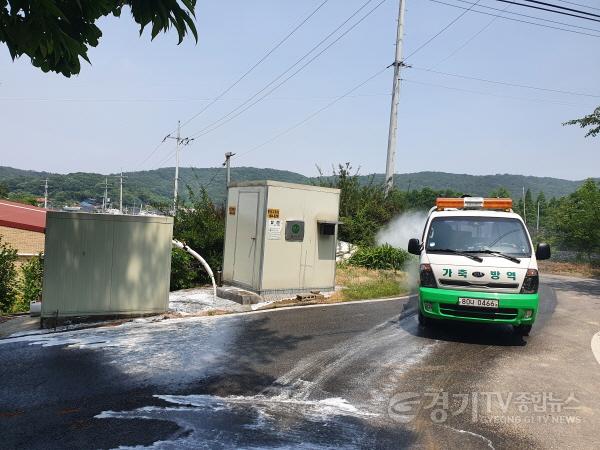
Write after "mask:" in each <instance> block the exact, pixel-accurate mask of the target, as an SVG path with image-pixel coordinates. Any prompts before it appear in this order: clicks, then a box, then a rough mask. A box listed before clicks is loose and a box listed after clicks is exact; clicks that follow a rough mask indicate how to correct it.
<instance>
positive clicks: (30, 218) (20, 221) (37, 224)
mask: <svg viewBox="0 0 600 450" xmlns="http://www.w3.org/2000/svg"><path fill="white" fill-rule="evenodd" d="M0 226H3V227H7V228H18V229H20V230H28V231H35V232H37V233H44V232H45V231H46V210H45V209H44V208H38V207H37V206H31V205H24V204H22V203H15V202H9V201H8V200H0Z"/></svg>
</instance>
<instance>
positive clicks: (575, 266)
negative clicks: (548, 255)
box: [538, 261, 600, 279]
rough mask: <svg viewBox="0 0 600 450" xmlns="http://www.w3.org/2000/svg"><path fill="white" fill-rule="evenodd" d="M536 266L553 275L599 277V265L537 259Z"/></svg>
mask: <svg viewBox="0 0 600 450" xmlns="http://www.w3.org/2000/svg"><path fill="white" fill-rule="evenodd" d="M538 267H539V269H540V272H541V273H542V274H544V273H550V274H555V275H569V276H573V277H581V278H598V279H600V267H598V266H592V265H590V264H586V263H574V262H561V261H539V262H538Z"/></svg>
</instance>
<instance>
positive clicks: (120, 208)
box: [117, 170, 127, 214]
mask: <svg viewBox="0 0 600 450" xmlns="http://www.w3.org/2000/svg"><path fill="white" fill-rule="evenodd" d="M117 178H119V212H120V213H121V214H123V178H127V177H125V176H123V171H122V170H121V175H119V176H118V177H117Z"/></svg>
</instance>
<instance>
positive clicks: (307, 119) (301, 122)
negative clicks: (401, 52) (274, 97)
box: [238, 67, 388, 158]
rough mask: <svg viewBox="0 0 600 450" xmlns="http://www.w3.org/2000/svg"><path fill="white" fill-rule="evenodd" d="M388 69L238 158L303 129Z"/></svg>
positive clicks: (378, 72) (362, 82)
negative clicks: (303, 126) (316, 117)
mask: <svg viewBox="0 0 600 450" xmlns="http://www.w3.org/2000/svg"><path fill="white" fill-rule="evenodd" d="M387 69H388V67H384V68H383V69H380V70H378V71H377V72H375V73H374V74H373V75H371V76H369V77H368V78H367V79H366V80H363V81H361V82H360V83H359V84H357V85H355V86H354V87H353V88H351V89H350V90H348V91H346V93H344V94H342V95H340V96H339V97H336V98H335V99H334V100H333V101H331V102H329V103H328V104H327V105H325V106H323V107H321V108H319V109H318V110H316V111H314V112H312V113H310V114H309V115H308V116H306V117H305V118H304V119H302V120H301V121H300V122H298V123H296V124H295V125H292V126H291V127H289V128H286V129H285V130H283V131H282V132H280V133H278V134H276V135H275V136H273V137H271V138H269V139H267V140H266V141H264V142H262V143H261V144H258V145H256V146H254V147H252V148H251V149H249V150H247V151H245V152H242V153H240V154H239V156H238V158H241V157H243V156H245V155H247V154H248V153H251V152H254V151H255V150H258V149H259V148H261V147H264V146H265V145H267V144H270V143H271V142H273V141H275V140H277V139H279V138H280V137H281V136H283V135H285V134H288V133H290V132H291V131H293V130H295V129H296V128H299V127H301V126H302V125H304V124H305V123H307V122H308V121H310V120H311V119H313V118H314V117H315V116H317V115H319V114H321V113H322V112H323V111H325V110H326V109H329V108H331V107H332V106H333V105H335V104H336V103H338V102H339V101H340V100H342V99H344V98H347V97H350V96H351V94H352V93H353V92H355V91H357V90H358V89H360V88H361V87H363V86H364V85H365V84H367V83H368V82H369V81H371V80H373V79H374V78H377V77H378V76H379V75H381V74H382V73H383V72H385V71H386V70H387Z"/></svg>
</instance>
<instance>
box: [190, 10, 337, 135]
mask: <svg viewBox="0 0 600 450" xmlns="http://www.w3.org/2000/svg"><path fill="white" fill-rule="evenodd" d="M328 1H329V0H324V1H323V2H321V3H320V4H319V5H318V6H317V7H316V8H315V9H314V10H313V11H312V12H311V13H310V14H309V15H308V16H306V17H305V18H304V20H302V21H301V22H300V23H299V24H298V25H296V26H295V27H294V28H293V29H292V31H290V32H289V33H288V34H287V35H285V37H284V38H283V39H281V40H280V41H279V42H278V43H277V44H275V46H274V47H272V48H271V49H270V50H269V51H268V52H267V53H265V54H264V55H263V56H262V57H261V58H260V59H259V60H258V61H257V62H256V63H254V64H253V65H252V66H251V67H250V68H249V69H248V70H247V71H246V72H244V74H243V75H242V76H240V77H239V78H238V79H237V80H236V81H234V82H233V83H232V84H231V85H230V86H229V87H228V88H227V89H225V90H224V91H223V92H221V93H220V94H219V95H217V96H216V97H215V98H214V99H213V101H211V102H210V103H208V104H207V105H206V106H205V107H204V108H202V109H201V110H200V111H199V112H198V113H196V114H194V115H193V116H192V117H190V118H189V119H188V120H186V121H185V122H183V123H182V124H181V126H182V127H184V126H186V125H187V124H188V123H190V122H191V121H192V120H194V119H195V118H196V117H198V116H199V115H201V114H202V113H203V112H204V111H206V110H207V109H208V108H210V107H211V106H212V105H214V104H215V103H216V102H217V101H219V100H220V99H221V98H222V97H223V96H225V95H227V93H228V92H229V91H231V90H232V89H233V88H234V87H235V86H237V85H238V84H239V83H240V82H241V81H242V80H243V79H244V78H246V77H247V76H248V75H250V73H251V72H252V71H254V69H256V68H257V67H258V66H260V65H261V64H262V63H263V62H265V60H266V59H267V58H268V57H269V56H271V55H272V54H273V53H274V52H275V50H277V49H278V48H279V47H281V46H282V45H283V44H284V43H285V42H286V41H287V40H288V39H289V38H291V37H292V36H293V35H294V33H296V31H298V30H299V29H300V28H301V27H302V26H303V25H304V24H306V22H308V21H309V20H310V19H311V18H312V17H313V16H314V15H315V14H316V13H317V12H319V10H320V9H321V8H322V7H323V6H325V4H326V3H327V2H328Z"/></svg>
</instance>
